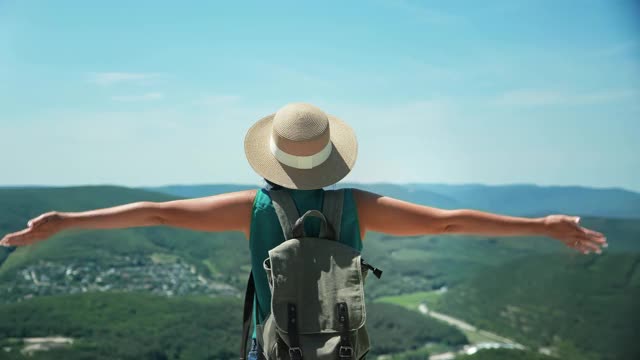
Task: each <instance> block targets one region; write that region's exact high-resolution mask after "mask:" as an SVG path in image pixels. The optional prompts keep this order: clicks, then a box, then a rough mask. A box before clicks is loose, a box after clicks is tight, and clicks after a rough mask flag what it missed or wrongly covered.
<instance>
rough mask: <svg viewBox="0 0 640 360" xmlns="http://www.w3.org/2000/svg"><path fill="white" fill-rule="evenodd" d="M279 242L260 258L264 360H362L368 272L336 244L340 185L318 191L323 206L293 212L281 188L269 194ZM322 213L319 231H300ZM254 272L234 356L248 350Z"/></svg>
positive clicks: (260, 332) (365, 342)
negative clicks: (266, 304)
mask: <svg viewBox="0 0 640 360" xmlns="http://www.w3.org/2000/svg"><path fill="white" fill-rule="evenodd" d="M269 194H270V196H271V199H272V203H273V206H274V209H275V211H276V214H277V216H278V220H279V221H280V226H281V227H282V231H283V234H284V236H285V239H286V240H285V241H284V242H283V243H281V244H280V245H278V246H276V247H275V248H273V249H271V250H269V257H268V258H267V259H265V260H264V263H263V266H264V269H263V270H264V271H266V273H267V279H268V281H269V288H270V290H271V313H270V314H269V315H268V317H267V318H266V320H265V321H264V323H262V324H258V325H257V326H256V337H257V340H258V342H259V343H260V345H261V348H262V349H263V354H262V356H263V358H264V359H267V360H285V359H286V360H316V359H317V360H325V359H331V360H335V359H340V360H360V359H364V358H365V355H366V354H367V352H368V351H369V336H368V334H367V330H366V327H365V321H366V310H365V301H364V281H365V278H366V276H367V273H368V271H369V270H372V271H373V272H374V274H375V275H376V277H378V278H379V277H380V276H381V275H382V271H381V270H379V269H376V268H374V267H373V266H371V265H369V264H367V263H366V262H364V261H363V260H362V258H361V256H360V253H359V252H358V251H357V250H355V249H354V248H352V247H350V246H348V245H345V244H342V243H340V242H339V241H338V240H339V236H340V225H341V224H340V223H341V218H342V203H343V198H344V190H332V191H325V192H324V201H323V208H322V212H320V211H318V210H309V211H307V212H306V213H305V214H304V215H302V216H299V214H298V211H297V209H296V206H295V203H294V202H293V199H292V198H291V196H290V195H289V194H288V193H287V192H286V191H285V190H275V191H270V192H269ZM311 217H316V218H319V219H320V222H321V226H320V234H319V235H318V237H311V236H307V234H305V230H304V223H305V221H306V220H307V219H309V218H311ZM254 291H255V290H254V284H253V276H252V275H250V276H249V281H248V284H247V292H246V294H245V306H244V319H243V320H244V324H243V336H242V346H241V355H240V358H241V359H244V358H245V356H246V347H247V339H248V333H249V324H250V322H251V312H252V307H253V306H252V305H253V303H252V302H253V299H254Z"/></svg>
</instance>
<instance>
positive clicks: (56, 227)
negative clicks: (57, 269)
mask: <svg viewBox="0 0 640 360" xmlns="http://www.w3.org/2000/svg"><path fill="white" fill-rule="evenodd" d="M27 226H28V227H27V228H26V229H23V230H20V231H16V232H14V233H10V234H7V235H5V236H4V237H3V238H2V240H0V245H2V246H25V245H32V244H35V243H37V242H39V241H42V240H46V239H48V238H50V237H51V236H53V235H55V234H56V233H58V232H60V231H62V230H63V229H64V214H63V213H59V212H57V211H50V212H48V213H44V214H42V215H40V216H38V217H36V218H33V219H31V220H29V221H28V223H27Z"/></svg>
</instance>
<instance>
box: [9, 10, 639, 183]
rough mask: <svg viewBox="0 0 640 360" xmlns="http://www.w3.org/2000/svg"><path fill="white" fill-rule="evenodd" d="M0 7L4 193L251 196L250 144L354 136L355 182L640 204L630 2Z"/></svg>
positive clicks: (635, 21) (635, 48) (635, 49)
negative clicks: (284, 137)
mask: <svg viewBox="0 0 640 360" xmlns="http://www.w3.org/2000/svg"><path fill="white" fill-rule="evenodd" d="M479 4H480V3H478V2H474V1H437V2H426V1H424V2H423V1H393V0H384V1H382V0H378V1H350V2H344V1H333V2H332V1H323V2H314V3H311V2H307V3H306V4H304V5H303V4H301V2H294V1H291V2H264V1H255V2H240V1H237V2H228V3H227V4H223V3H222V2H213V1H209V2H205V1H202V2H192V1H185V2H163V1H135V2H134V1H108V2H88V1H55V2H53V1H12V0H0V138H1V139H2V141H0V185H27V184H29V185H36V184H38V185H80V184H118V185H126V186H141V185H162V184H175V183H180V184H196V183H228V182H233V183H258V182H259V178H258V176H257V175H256V174H255V173H253V171H252V169H251V167H250V166H249V165H248V163H247V161H246V160H245V157H244V152H243V139H244V134H245V132H246V131H247V129H248V128H249V127H250V126H251V125H252V124H253V123H254V122H255V121H256V120H258V119H259V118H261V117H263V116H265V115H267V114H270V113H272V112H275V111H276V110H277V109H278V108H280V107H281V106H283V105H284V104H286V103H289V102H298V101H302V102H309V103H312V104H315V105H317V106H319V107H321V108H322V109H324V110H325V111H326V112H328V113H331V114H333V115H336V116H338V117H340V118H342V119H343V120H345V121H346V122H348V123H349V124H350V125H351V126H352V127H353V128H354V130H355V131H356V134H357V136H358V142H359V156H358V161H357V163H356V167H355V169H354V170H353V171H352V173H351V174H350V175H349V176H348V177H347V178H346V179H345V181H355V182H383V181H384V182H393V183H407V182H426V183H433V182H438V183H485V184H511V183H534V184H540V185H584V186H594V187H622V188H627V189H632V190H635V191H640V141H639V140H638V138H639V137H640V15H638V14H640V7H638V5H635V4H637V2H633V1H595V0H585V1H519V0H513V1H511V0H510V1H488V2H482V5H479Z"/></svg>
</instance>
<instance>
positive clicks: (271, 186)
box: [263, 178, 286, 191]
mask: <svg viewBox="0 0 640 360" xmlns="http://www.w3.org/2000/svg"><path fill="white" fill-rule="evenodd" d="M263 180H264V182H266V183H267V185H265V187H264V188H265V190H267V191H270V190H281V189H286V188H285V187H284V186H282V185H278V184H274V183H272V182H271V181H269V180H267V179H264V178H263Z"/></svg>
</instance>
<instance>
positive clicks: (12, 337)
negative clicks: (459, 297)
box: [0, 292, 467, 360]
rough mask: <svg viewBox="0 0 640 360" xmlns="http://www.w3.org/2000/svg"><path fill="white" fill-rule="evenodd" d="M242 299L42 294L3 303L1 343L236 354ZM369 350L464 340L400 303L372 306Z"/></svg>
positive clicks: (73, 350)
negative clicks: (62, 340)
mask: <svg viewBox="0 0 640 360" xmlns="http://www.w3.org/2000/svg"><path fill="white" fill-rule="evenodd" d="M241 311H242V304H241V301H240V300H239V299H236V298H224V297H221V298H208V297H202V296H199V297H197V296H180V297H173V298H166V297H161V296H153V295H150V294H145V293H110V292H106V293H86V294H75V295H63V296H43V297H38V298H34V299H30V300H27V301H23V302H20V303H16V304H4V305H0V318H1V319H2V322H0V346H1V347H5V348H6V347H8V348H9V349H10V350H11V351H10V352H8V353H6V352H5V353H4V354H2V355H0V358H3V359H4V358H6V359H28V358H29V359H34V358H35V359H69V360H71V359H89V358H90V359H220V360H224V359H235V358H237V350H238V348H239V341H240V329H241ZM369 316H370V319H369V321H368V330H369V333H370V336H371V339H372V349H371V354H385V353H393V352H401V351H405V350H407V349H412V348H419V347H422V346H423V345H424V344H425V343H426V342H442V343H445V344H448V345H462V344H465V343H466V342H467V339H466V338H465V336H464V335H463V334H462V333H461V332H460V331H458V330H457V329H455V328H452V327H450V326H448V325H445V324H441V323H439V322H437V321H435V320H432V319H429V318H426V317H418V318H416V317H415V315H414V314H413V313H412V312H410V311H408V310H405V309H403V308H401V307H398V306H394V305H386V304H372V305H371V307H370V309H369ZM54 335H55V336H65V337H70V338H73V339H74V343H73V345H72V346H71V347H67V348H63V349H54V350H49V351H46V352H35V353H34V357H27V356H23V355H21V354H20V353H19V350H20V349H22V347H23V344H22V341H21V339H22V338H26V337H46V336H54Z"/></svg>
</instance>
